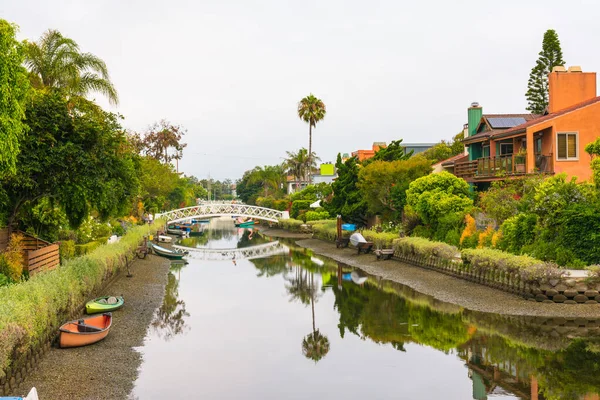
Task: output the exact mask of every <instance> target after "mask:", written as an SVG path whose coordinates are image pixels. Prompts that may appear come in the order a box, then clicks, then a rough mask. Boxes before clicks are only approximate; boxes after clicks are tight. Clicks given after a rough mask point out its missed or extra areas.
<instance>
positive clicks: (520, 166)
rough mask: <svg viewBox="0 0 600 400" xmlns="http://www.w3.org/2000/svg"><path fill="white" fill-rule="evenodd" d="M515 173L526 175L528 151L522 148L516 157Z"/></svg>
mask: <svg viewBox="0 0 600 400" xmlns="http://www.w3.org/2000/svg"><path fill="white" fill-rule="evenodd" d="M514 160H515V161H514V162H515V172H517V173H521V174H524V173H525V161H526V160H527V151H526V150H525V149H524V148H523V147H521V148H520V149H519V151H518V152H517V154H515V157H514Z"/></svg>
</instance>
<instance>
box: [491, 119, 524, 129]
mask: <svg viewBox="0 0 600 400" xmlns="http://www.w3.org/2000/svg"><path fill="white" fill-rule="evenodd" d="M487 120H488V122H489V123H490V125H491V126H492V129H501V128H512V127H513V126H517V125H521V124H524V123H525V122H527V120H525V118H523V117H504V118H488V119H487Z"/></svg>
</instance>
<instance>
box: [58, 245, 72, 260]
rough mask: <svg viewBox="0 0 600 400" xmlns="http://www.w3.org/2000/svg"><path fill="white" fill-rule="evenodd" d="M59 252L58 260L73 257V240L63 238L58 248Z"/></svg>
mask: <svg viewBox="0 0 600 400" xmlns="http://www.w3.org/2000/svg"><path fill="white" fill-rule="evenodd" d="M58 251H59V252H60V260H61V262H64V261H65V260H68V259H70V258H73V257H75V242H74V241H73V240H63V241H62V242H60V246H59V248H58Z"/></svg>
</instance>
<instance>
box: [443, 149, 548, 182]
mask: <svg viewBox="0 0 600 400" xmlns="http://www.w3.org/2000/svg"><path fill="white" fill-rule="evenodd" d="M553 170H554V166H553V164H552V154H550V155H541V154H540V155H536V156H535V172H540V173H552V172H553ZM526 173H527V155H526V154H507V155H502V156H497V157H482V158H479V159H477V160H474V161H467V162H463V163H457V164H455V166H454V174H455V175H456V176H458V177H459V178H463V179H485V178H501V177H503V176H515V175H525V174H526Z"/></svg>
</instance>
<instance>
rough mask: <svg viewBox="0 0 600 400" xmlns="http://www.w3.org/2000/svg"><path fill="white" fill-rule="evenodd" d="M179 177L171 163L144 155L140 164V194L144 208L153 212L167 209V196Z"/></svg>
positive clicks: (173, 188) (175, 185)
mask: <svg viewBox="0 0 600 400" xmlns="http://www.w3.org/2000/svg"><path fill="white" fill-rule="evenodd" d="M178 179H179V176H178V175H177V173H176V172H175V171H174V169H173V166H172V165H171V164H162V163H161V162H160V161H158V160H156V159H154V158H151V157H143V158H142V160H141V164H140V184H141V191H140V195H141V197H142V202H143V203H144V208H145V209H146V210H149V211H152V212H158V211H162V210H165V209H167V208H168V203H167V198H168V196H169V194H170V193H171V192H173V191H174V190H175V188H176V187H177V181H178Z"/></svg>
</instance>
